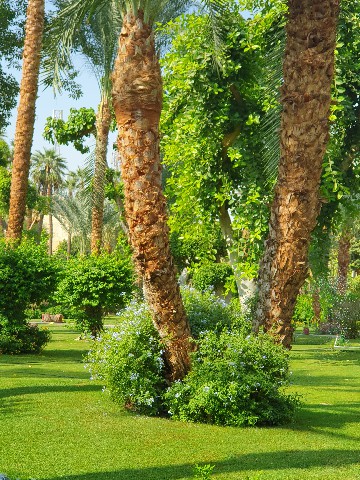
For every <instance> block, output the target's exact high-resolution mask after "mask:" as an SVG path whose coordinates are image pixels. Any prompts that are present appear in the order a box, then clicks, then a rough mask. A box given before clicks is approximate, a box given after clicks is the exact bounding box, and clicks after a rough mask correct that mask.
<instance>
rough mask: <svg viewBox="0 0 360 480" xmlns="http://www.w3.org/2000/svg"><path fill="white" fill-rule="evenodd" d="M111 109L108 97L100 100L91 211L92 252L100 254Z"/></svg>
mask: <svg viewBox="0 0 360 480" xmlns="http://www.w3.org/2000/svg"><path fill="white" fill-rule="evenodd" d="M110 122H111V109H110V104H109V102H108V100H107V99H103V100H102V101H101V102H100V105H99V110H98V114H97V117H96V148H95V172H94V182H93V207H92V212H91V253H94V254H95V255H98V254H99V253H100V250H101V244H102V231H103V218H104V199H105V174H106V168H107V162H106V155H107V147H108V141H109V130H110Z"/></svg>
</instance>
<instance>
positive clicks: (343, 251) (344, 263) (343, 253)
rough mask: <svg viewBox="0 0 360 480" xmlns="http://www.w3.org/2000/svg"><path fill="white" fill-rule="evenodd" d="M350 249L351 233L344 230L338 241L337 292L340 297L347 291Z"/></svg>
mask: <svg viewBox="0 0 360 480" xmlns="http://www.w3.org/2000/svg"><path fill="white" fill-rule="evenodd" d="M350 247H351V233H350V232H349V231H348V230H344V231H343V232H342V234H341V236H340V239H339V246H338V257H337V261H338V279H337V290H338V292H339V293H340V295H345V293H346V290H347V276H348V272H349V265H350Z"/></svg>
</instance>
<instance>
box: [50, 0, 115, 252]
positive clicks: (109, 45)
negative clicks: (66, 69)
mask: <svg viewBox="0 0 360 480" xmlns="http://www.w3.org/2000/svg"><path fill="white" fill-rule="evenodd" d="M55 3H56V6H57V9H58V10H60V12H61V11H62V9H63V8H64V7H66V5H67V4H68V1H67V0H57V1H56V2H55ZM113 13H114V10H113V9H112V8H102V9H99V10H97V11H94V14H93V15H91V17H88V18H87V19H86V20H84V21H82V22H81V25H80V27H79V28H78V29H77V30H76V31H73V32H72V35H69V36H68V37H67V39H66V40H67V42H68V44H69V45H70V44H71V46H72V49H73V50H74V51H75V52H76V53H80V54H81V55H83V56H85V58H86V60H87V63H88V64H89V65H90V68H91V70H92V72H93V73H94V74H95V77H96V78H97V81H98V85H99V90H100V103H99V106H98V111H97V115H96V125H95V128H94V135H95V139H96V145H95V162H94V171H93V178H92V192H93V195H92V229H91V251H92V253H94V254H99V253H100V249H101V245H102V230H103V214H104V199H105V195H104V190H105V173H106V168H107V160H106V157H107V149H108V138H109V131H110V124H111V121H112V117H113V112H112V107H111V73H112V70H113V67H114V61H115V57H116V52H117V43H118V42H117V40H118V37H119V30H120V25H121V24H120V21H119V18H118V16H117V15H113ZM55 23H56V18H55ZM49 29H50V32H51V30H52V26H51V24H50V26H49ZM50 38H51V33H50ZM50 42H51V40H50ZM61 48H62V44H61V43H56V42H54V43H53V44H52V46H51V47H50V48H49V49H48V52H49V58H54V57H57V56H58V52H59V51H61ZM47 61H49V59H47ZM55 77H56V73H55ZM55 85H56V81H55Z"/></svg>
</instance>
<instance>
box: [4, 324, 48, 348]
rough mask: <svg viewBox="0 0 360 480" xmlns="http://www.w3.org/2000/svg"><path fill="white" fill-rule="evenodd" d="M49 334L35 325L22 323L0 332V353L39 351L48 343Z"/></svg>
mask: <svg viewBox="0 0 360 480" xmlns="http://www.w3.org/2000/svg"><path fill="white" fill-rule="evenodd" d="M50 338H51V334H50V332H49V330H47V329H46V328H41V329H40V328H39V327H38V326H37V325H22V326H21V327H17V328H16V329H14V330H11V331H9V330H3V331H2V332H1V333H0V353H6V354H11V355H14V354H18V353H40V352H41V351H42V349H43V348H44V347H45V346H46V345H47V343H49V341H50Z"/></svg>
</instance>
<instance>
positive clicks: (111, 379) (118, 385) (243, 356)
mask: <svg viewBox="0 0 360 480" xmlns="http://www.w3.org/2000/svg"><path fill="white" fill-rule="evenodd" d="M183 294H184V295H183V298H184V304H185V308H186V311H187V314H188V317H189V320H190V324H191V326H192V328H193V330H194V332H195V335H194V336H197V337H198V339H197V340H196V341H197V344H198V350H197V352H195V353H194V354H193V359H192V369H191V372H190V373H189V374H188V375H187V377H186V378H185V379H184V380H183V381H182V382H175V383H174V384H172V386H170V387H168V386H167V384H166V382H165V380H164V363H163V359H162V353H163V352H162V344H161V341H160V339H159V336H158V333H157V331H156V330H155V328H154V326H153V324H152V321H151V317H150V314H149V312H148V310H147V308H146V306H145V305H144V304H143V303H136V302H132V303H131V304H130V305H129V306H128V307H127V308H126V309H124V310H123V311H122V312H121V315H120V325H119V327H117V328H115V329H113V330H109V331H107V332H104V333H103V334H102V336H101V337H100V338H98V339H97V340H95V342H94V345H93V348H92V350H91V351H90V352H89V354H88V357H87V368H88V369H89V370H90V372H91V375H92V376H93V377H96V378H100V379H102V380H103V381H104V384H105V385H106V389H108V390H109V392H110V395H111V397H112V398H113V399H114V400H115V401H116V402H118V403H120V404H122V405H125V406H126V407H127V408H129V409H131V410H133V411H136V412H139V413H143V414H147V415H156V414H160V413H165V412H166V411H168V413H169V415H170V416H172V417H173V418H176V419H181V420H190V421H199V422H207V423H215V424H219V425H255V424H270V425H272V424H278V423H281V422H284V421H286V420H288V419H289V418H291V416H292V414H293V411H294V408H295V406H296V403H297V400H296V398H295V397H291V396H287V395H285V394H284V393H283V392H282V390H281V387H282V386H283V385H286V383H287V379H288V360H287V353H286V352H285V351H284V350H283V348H282V347H280V346H276V345H274V343H273V341H272V340H271V339H270V338H268V337H266V336H260V337H253V336H251V335H248V331H249V325H247V324H246V322H245V321H244V320H243V319H242V317H240V316H239V308H238V307H237V306H236V305H235V306H234V305H230V306H229V305H226V304H225V303H224V302H222V301H219V300H217V299H216V298H215V297H214V296H213V295H212V294H211V293H209V292H207V293H205V294H201V293H199V292H196V291H195V290H193V289H185V291H184V292H183Z"/></svg>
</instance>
